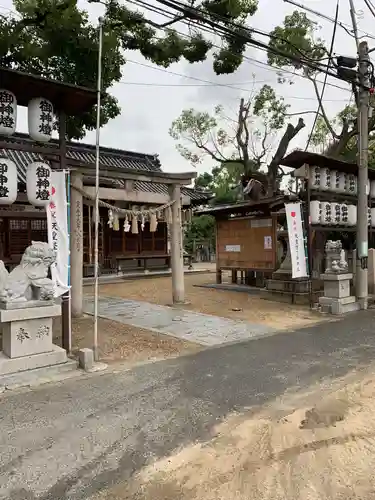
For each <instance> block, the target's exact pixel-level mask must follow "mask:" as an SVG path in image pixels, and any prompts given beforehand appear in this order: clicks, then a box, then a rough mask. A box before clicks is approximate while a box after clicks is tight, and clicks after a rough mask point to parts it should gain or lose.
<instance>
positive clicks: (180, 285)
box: [169, 184, 185, 304]
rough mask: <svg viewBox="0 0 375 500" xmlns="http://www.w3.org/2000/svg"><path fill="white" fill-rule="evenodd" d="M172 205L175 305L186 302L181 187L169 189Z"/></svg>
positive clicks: (172, 186) (174, 186)
mask: <svg viewBox="0 0 375 500" xmlns="http://www.w3.org/2000/svg"><path fill="white" fill-rule="evenodd" d="M169 192H170V197H171V201H173V204H172V207H171V209H172V224H171V227H170V229H171V267H172V299H173V304H183V303H184V302H185V282H184V254H183V243H182V219H181V187H180V186H179V185H178V184H172V185H171V186H170V188H169Z"/></svg>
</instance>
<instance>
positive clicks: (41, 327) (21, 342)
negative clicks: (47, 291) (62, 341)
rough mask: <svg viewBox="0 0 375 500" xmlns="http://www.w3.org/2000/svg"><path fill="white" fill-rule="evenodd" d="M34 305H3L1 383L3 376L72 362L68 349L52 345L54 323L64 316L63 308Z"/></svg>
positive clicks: (54, 305) (52, 305) (1, 311)
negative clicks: (55, 319) (57, 317)
mask: <svg viewBox="0 0 375 500" xmlns="http://www.w3.org/2000/svg"><path fill="white" fill-rule="evenodd" d="M34 302H35V303H34ZM34 302H30V303H28V302H25V303H21V304H17V303H8V304H6V303H1V302H0V322H1V327H2V337H3V351H2V352H0V381H1V375H9V374H11V373H16V372H20V371H25V370H32V369H36V368H42V367H46V366H53V365H56V364H60V363H66V362H67V361H68V358H67V356H66V351H65V349H62V348H60V347H58V346H55V345H53V343H52V321H53V318H54V317H56V316H60V314H61V307H60V305H59V304H54V303H53V302H52V303H47V304H48V305H44V304H43V305H40V304H41V303H40V302H38V301H34ZM36 304H38V305H36ZM30 306H31V307H30ZM0 385H1V384H0Z"/></svg>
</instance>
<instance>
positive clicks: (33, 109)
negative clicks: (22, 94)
mask: <svg viewBox="0 0 375 500" xmlns="http://www.w3.org/2000/svg"><path fill="white" fill-rule="evenodd" d="M28 122H29V134H30V137H31V138H32V139H34V141H38V142H48V141H49V140H50V139H51V136H52V130H53V105H52V103H51V102H50V101H47V99H43V98H42V97H36V98H35V99H31V101H30V102H29V106H28Z"/></svg>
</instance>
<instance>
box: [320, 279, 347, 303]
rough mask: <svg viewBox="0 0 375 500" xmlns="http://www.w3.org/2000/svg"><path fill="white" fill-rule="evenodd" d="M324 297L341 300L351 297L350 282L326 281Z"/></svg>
mask: <svg viewBox="0 0 375 500" xmlns="http://www.w3.org/2000/svg"><path fill="white" fill-rule="evenodd" d="M324 296H325V297H333V298H336V299H341V298H344V297H349V296H350V280H340V281H327V280H325V281H324Z"/></svg>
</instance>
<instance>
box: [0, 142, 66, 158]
mask: <svg viewBox="0 0 375 500" xmlns="http://www.w3.org/2000/svg"><path fill="white" fill-rule="evenodd" d="M20 140H21V139H18V142H12V140H11V138H10V139H9V141H8V140H7V141H2V140H0V149H10V150H14V151H25V152H26V153H36V154H42V155H46V156H47V155H48V157H49V159H51V160H53V161H59V158H60V149H59V148H58V147H56V146H41V145H38V144H35V143H34V144H31V143H25V142H20Z"/></svg>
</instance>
